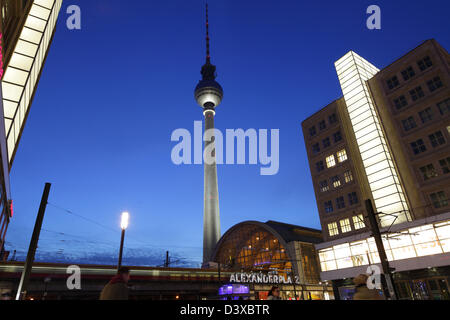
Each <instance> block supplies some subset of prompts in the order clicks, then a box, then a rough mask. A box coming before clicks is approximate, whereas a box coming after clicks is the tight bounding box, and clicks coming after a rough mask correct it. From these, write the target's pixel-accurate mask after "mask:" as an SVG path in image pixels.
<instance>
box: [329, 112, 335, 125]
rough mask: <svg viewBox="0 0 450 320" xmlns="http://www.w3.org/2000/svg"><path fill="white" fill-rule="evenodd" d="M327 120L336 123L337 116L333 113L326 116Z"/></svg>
mask: <svg viewBox="0 0 450 320" xmlns="http://www.w3.org/2000/svg"><path fill="white" fill-rule="evenodd" d="M328 121H329V123H330V125H331V124H333V123H336V122H337V116H336V113H333V114H332V115H331V116H329V117H328Z"/></svg>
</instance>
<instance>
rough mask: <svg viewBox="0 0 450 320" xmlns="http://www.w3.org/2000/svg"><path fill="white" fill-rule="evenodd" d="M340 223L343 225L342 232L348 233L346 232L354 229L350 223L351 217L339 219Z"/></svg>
mask: <svg viewBox="0 0 450 320" xmlns="http://www.w3.org/2000/svg"><path fill="white" fill-rule="evenodd" d="M339 223H340V225H341V231H342V233H346V232H350V231H352V227H351V225H350V219H343V220H341V221H339Z"/></svg>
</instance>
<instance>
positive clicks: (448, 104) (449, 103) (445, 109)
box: [437, 98, 450, 115]
mask: <svg viewBox="0 0 450 320" xmlns="http://www.w3.org/2000/svg"><path fill="white" fill-rule="evenodd" d="M437 106H438V109H439V112H440V113H441V115H444V114H447V113H450V98H448V99H447V100H444V101H442V102H439V103H438V104H437Z"/></svg>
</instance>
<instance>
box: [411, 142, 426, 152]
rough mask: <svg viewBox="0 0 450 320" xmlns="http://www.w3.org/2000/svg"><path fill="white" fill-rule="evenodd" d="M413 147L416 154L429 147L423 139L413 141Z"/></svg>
mask: <svg viewBox="0 0 450 320" xmlns="http://www.w3.org/2000/svg"><path fill="white" fill-rule="evenodd" d="M411 148H412V151H413V153H414V154H419V153H422V152H425V151H427V148H426V147H425V144H424V143H423V140H422V139H419V140H417V141H414V142H411Z"/></svg>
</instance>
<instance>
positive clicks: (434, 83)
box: [427, 77, 442, 92]
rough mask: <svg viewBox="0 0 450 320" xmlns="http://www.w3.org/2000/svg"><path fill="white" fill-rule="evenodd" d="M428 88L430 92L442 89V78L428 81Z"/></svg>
mask: <svg viewBox="0 0 450 320" xmlns="http://www.w3.org/2000/svg"><path fill="white" fill-rule="evenodd" d="M427 86H428V89H429V90H430V92H433V91H435V90H437V89H439V88H440V87H442V81H441V78H439V77H434V78H433V79H431V80H430V81H427Z"/></svg>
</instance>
